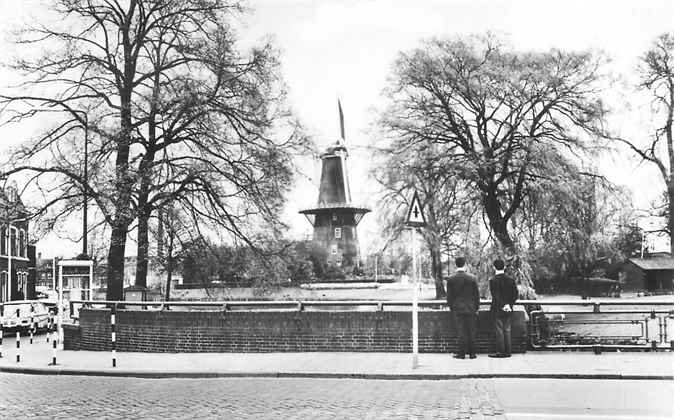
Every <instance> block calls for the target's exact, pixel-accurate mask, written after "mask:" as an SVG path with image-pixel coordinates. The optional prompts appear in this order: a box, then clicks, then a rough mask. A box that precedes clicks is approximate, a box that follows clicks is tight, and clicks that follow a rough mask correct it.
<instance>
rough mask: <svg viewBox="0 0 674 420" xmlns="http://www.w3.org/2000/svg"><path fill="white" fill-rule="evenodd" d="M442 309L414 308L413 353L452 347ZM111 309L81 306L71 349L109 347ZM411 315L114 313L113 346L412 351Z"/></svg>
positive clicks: (486, 347)
mask: <svg viewBox="0 0 674 420" xmlns="http://www.w3.org/2000/svg"><path fill="white" fill-rule="evenodd" d="M450 318H451V317H450V313H449V312H448V311H421V312H419V351H420V352H426V353H445V352H453V351H455V350H456V346H457V343H458V341H457V337H456V334H455V330H454V323H453V321H452V320H451V319H450ZM109 323H110V311H109V310H107V309H82V310H81V311H80V325H79V326H73V327H71V328H68V329H67V330H66V333H65V342H64V345H65V347H66V349H72V350H109V349H110V325H109ZM411 331H412V317H411V313H410V312H402V311H401V312H398V311H395V312H394V311H384V312H359V311H320V312H311V311H306V312H290V311H287V312H286V311H251V312H248V311H228V312H216V311H190V312H187V311H174V310H170V311H139V310H118V312H117V349H118V350H119V351H141V352H307V351H354V352H411V351H412V338H411ZM490 337H491V324H490V321H489V313H488V312H480V314H479V318H478V334H477V341H478V351H479V352H481V353H487V352H490V351H492V348H491V339H490ZM512 339H513V351H514V352H524V351H525V350H526V339H527V333H526V323H525V321H524V312H515V313H514V318H513V329H512Z"/></svg>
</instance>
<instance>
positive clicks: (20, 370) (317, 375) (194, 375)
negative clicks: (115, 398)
mask: <svg viewBox="0 0 674 420" xmlns="http://www.w3.org/2000/svg"><path fill="white" fill-rule="evenodd" d="M0 372H2V373H16V374H27V375H66V376H102V377H120V378H144V379H168V378H174V379H216V378H304V379H369V380H425V381H429V380H430V381H443V380H453V379H499V378H503V379H594V380H601V379H608V380H633V381H635V380H641V381H643V380H663V381H671V380H674V375H623V374H603V373H602V374H584V373H470V374H426V373H403V374H388V373H332V372H181V371H149V370H112V369H110V370H88V369H65V368H58V367H54V368H28V367H10V366H0Z"/></svg>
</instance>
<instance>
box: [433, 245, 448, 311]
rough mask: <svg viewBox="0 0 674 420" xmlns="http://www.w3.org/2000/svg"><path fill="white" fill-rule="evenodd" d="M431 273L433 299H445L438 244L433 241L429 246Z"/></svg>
mask: <svg viewBox="0 0 674 420" xmlns="http://www.w3.org/2000/svg"><path fill="white" fill-rule="evenodd" d="M431 271H432V272H433V278H434V279H435V298H436V299H442V298H444V297H445V295H446V293H445V287H444V285H443V284H442V259H441V258H440V244H439V243H437V241H435V242H434V243H432V244H431Z"/></svg>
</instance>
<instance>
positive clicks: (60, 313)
mask: <svg viewBox="0 0 674 420" xmlns="http://www.w3.org/2000/svg"><path fill="white" fill-rule="evenodd" d="M58 275H59V281H58V285H59V294H58V302H59V303H58V305H59V307H58V317H57V318H56V321H57V322H58V326H57V332H58V340H59V347H60V348H63V266H62V265H61V264H59V271H58Z"/></svg>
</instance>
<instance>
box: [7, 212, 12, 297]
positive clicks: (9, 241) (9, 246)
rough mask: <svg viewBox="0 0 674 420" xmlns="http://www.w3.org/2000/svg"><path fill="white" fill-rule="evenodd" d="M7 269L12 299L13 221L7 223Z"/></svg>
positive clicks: (9, 291)
mask: <svg viewBox="0 0 674 420" xmlns="http://www.w3.org/2000/svg"><path fill="white" fill-rule="evenodd" d="M7 227H8V229H7V270H8V271H9V276H8V277H9V281H8V282H7V300H8V301H9V300H12V296H11V293H12V222H9V223H7Z"/></svg>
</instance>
